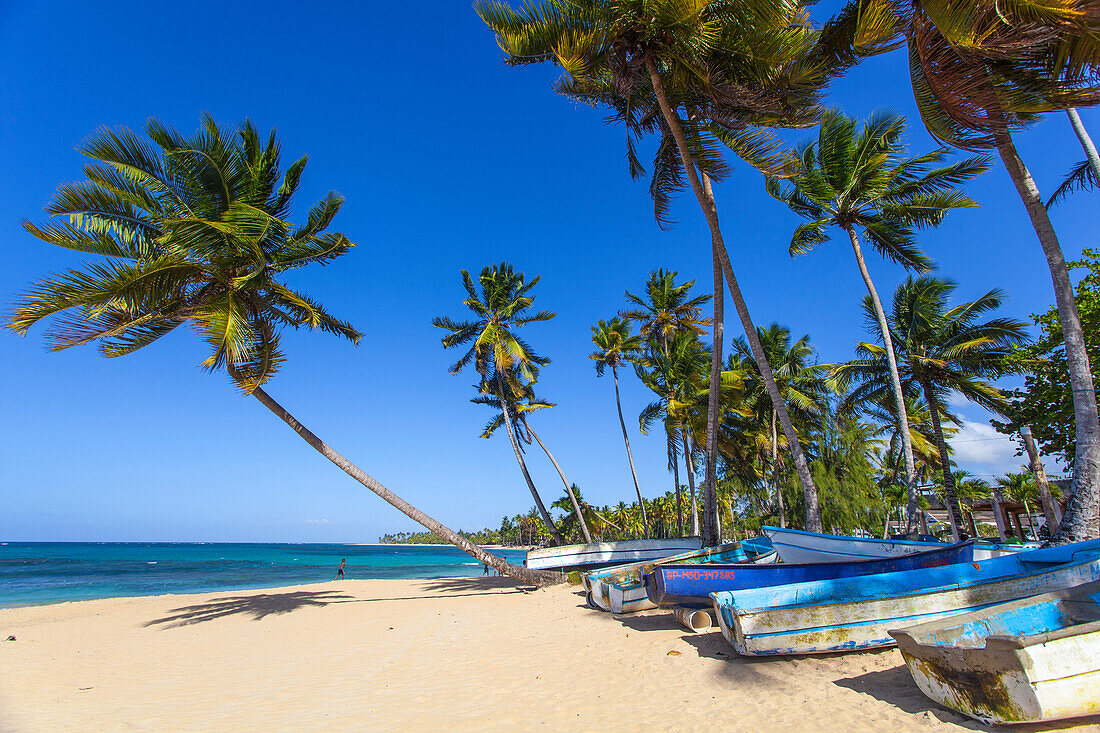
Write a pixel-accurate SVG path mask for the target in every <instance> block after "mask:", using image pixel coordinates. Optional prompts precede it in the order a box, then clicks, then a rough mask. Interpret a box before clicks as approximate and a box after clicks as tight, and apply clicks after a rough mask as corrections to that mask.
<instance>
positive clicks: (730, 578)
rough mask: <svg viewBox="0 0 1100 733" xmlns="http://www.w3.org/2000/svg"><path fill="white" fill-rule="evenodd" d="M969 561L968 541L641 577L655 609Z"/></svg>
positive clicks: (674, 568)
mask: <svg viewBox="0 0 1100 733" xmlns="http://www.w3.org/2000/svg"><path fill="white" fill-rule="evenodd" d="M973 560H974V542H973V540H971V541H969V542H960V543H959V544H957V545H947V546H944V547H934V548H932V549H928V550H925V551H924V552H918V553H916V554H912V555H898V556H895V557H882V558H876V559H872V560H860V561H857V562H830V563H801V564H787V563H780V564H775V565H743V564H736V565H734V564H714V563H711V564H707V565H705V566H699V565H687V564H681V563H662V564H660V565H656V566H654V568H653V571H652V572H650V573H647V574H646V576H645V589H646V595H647V596H648V597H649V600H650V602H651V603H653V604H654V605H656V606H658V607H660V608H672V607H674V606H679V607H683V608H711V607H712V606H713V605H714V603H713V601H712V600H711V598H710V594H711V593H717V592H719V591H733V590H743V589H746V588H765V587H769V586H776V585H786V584H788V583H803V582H807V581H811V580H828V579H835V578H852V577H855V576H859V575H874V574H877V573H889V572H897V571H902V570H919V569H921V568H935V567H940V566H943V565H951V564H953V563H960V562H962V563H969V562H973Z"/></svg>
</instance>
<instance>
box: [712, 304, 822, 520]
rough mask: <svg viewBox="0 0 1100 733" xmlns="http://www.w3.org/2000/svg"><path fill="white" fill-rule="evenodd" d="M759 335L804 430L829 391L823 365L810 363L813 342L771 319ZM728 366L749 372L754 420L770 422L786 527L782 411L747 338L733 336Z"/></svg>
mask: <svg viewBox="0 0 1100 733" xmlns="http://www.w3.org/2000/svg"><path fill="white" fill-rule="evenodd" d="M756 338H757V341H758V342H759V343H760V345H761V347H762V348H763V350H764V354H765V356H766V357H767V360H768V363H769V364H771V365H772V369H773V370H774V375H775V384H776V387H777V389H778V390H779V394H780V395H781V398H782V400H783V402H784V404H786V405H787V407H788V410H789V411H790V414H791V416H792V419H793V420H795V421H797V422H798V423H799V425H800V427H801V430H800V432H802V433H805V432H806V428H807V427H808V425H809V424H810V423H812V422H813V420H814V416H816V415H818V414H819V413H820V412H821V408H822V400H823V398H824V396H825V391H826V390H825V384H824V381H823V380H822V378H821V369H819V368H818V367H816V366H813V365H812V364H810V360H811V359H812V358H813V353H814V350H813V347H812V346H811V345H810V336H809V334H804V335H803V336H802V338H800V339H799V340H798V341H796V342H794V343H793V344H792V343H791V331H790V329H789V328H787V327H785V326H781V325H779V324H778V323H772V324H771V325H769V326H768V327H767V328H764V327H757V329H756ZM727 368H729V369H731V370H740V371H742V372H743V373H745V374H746V375H747V376H746V381H747V384H746V387H745V391H746V393H747V394H748V395H749V397H748V401H749V402H750V403H751V404H752V405H755V406H756V410H755V411H754V412H755V414H754V422H755V423H756V424H758V425H764V426H767V430H768V445H769V447H770V460H769V462H768V463H769V466H770V467H771V471H770V473H771V476H772V481H771V483H772V489H773V490H774V491H775V494H776V503H777V505H778V511H779V523H780V526H781V527H786V526H787V520H786V509H785V507H784V505H783V492H782V491H781V490H780V485H779V480H778V467H779V451H780V450H781V449H782V448H786V449H787V450H788V451H789V450H790V444H789V443H788V442H787V441H786V440H783V441H782V442H781V439H780V436H779V435H778V431H777V430H776V422H777V419H778V415H779V412H778V410H777V409H776V407H775V404H774V403H773V402H772V400H771V396H770V394H769V392H768V390H767V388H766V386H765V384H764V380H763V379H762V378H761V376H760V372H759V370H758V369H757V368H756V362H755V360H754V359H753V357H752V350H751V348H750V346H749V344H748V343H747V342H746V341H745V340H744V339H742V338H737V339H734V340H733V349H732V353H731V354H730V359H729V363H728V365H727ZM785 437H786V436H783V438H785ZM792 453H793V452H792ZM765 483H766V481H765Z"/></svg>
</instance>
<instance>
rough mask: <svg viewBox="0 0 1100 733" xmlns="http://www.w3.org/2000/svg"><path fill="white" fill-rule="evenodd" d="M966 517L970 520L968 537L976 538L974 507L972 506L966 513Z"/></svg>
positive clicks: (976, 528)
mask: <svg viewBox="0 0 1100 733" xmlns="http://www.w3.org/2000/svg"><path fill="white" fill-rule="evenodd" d="M967 517H969V519H970V536H971V537H977V536H978V525H977V523H976V522H975V521H974V507H973V506H971V507H970V511H969V512H967Z"/></svg>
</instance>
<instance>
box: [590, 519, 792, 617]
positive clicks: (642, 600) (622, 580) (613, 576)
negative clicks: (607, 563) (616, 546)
mask: <svg viewBox="0 0 1100 733" xmlns="http://www.w3.org/2000/svg"><path fill="white" fill-rule="evenodd" d="M766 556H771V557H772V558H774V557H775V550H773V549H772V547H771V542H770V541H769V540H768V538H767V537H758V538H755V539H748V540H743V541H741V542H728V543H726V544H722V545H718V546H716V547H708V548H706V549H703V550H696V551H694V552H685V553H682V554H679V555H671V556H669V557H666V558H662V559H660V560H650V561H647V562H640V563H630V564H627V565H617V566H615V567H611V568H605V569H603V570H597V571H594V572H591V573H588V574H586V575H585V576H584V585H585V589H586V590H587V591H588V593H587V597H588V605H590V606H592V607H594V608H598V609H600V610H603V611H610V612H611V613H633V612H635V611H644V610H646V609H650V608H656V606H655V605H654V604H653V603H651V602H650V601H649V598H648V597H647V596H646V589H645V583H644V581H643V578H644V577H645V574H646V573H651V572H653V569H654V568H655V567H658V566H660V565H663V564H664V563H668V562H675V563H677V564H683V565H690V566H692V567H694V566H696V565H700V564H709V563H734V562H747V561H756V560H759V559H761V558H765V557H766Z"/></svg>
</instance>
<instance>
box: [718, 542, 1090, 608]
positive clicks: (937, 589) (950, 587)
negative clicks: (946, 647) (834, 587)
mask: <svg viewBox="0 0 1100 733" xmlns="http://www.w3.org/2000/svg"><path fill="white" fill-rule="evenodd" d="M991 559H992V560H997V559H1000V558H991ZM981 562H990V560H979V561H976V563H981ZM976 563H975V564H976ZM1093 563H1096V564H1097V565H1098V567H1100V550H1097V551H1096V552H1095V554H1094V555H1093V557H1092V558H1090V559H1087V560H1081V561H1073V560H1071V561H1069V562H1064V563H1055V562H1049V563H1048V562H1044V563H1042V564H1043V565H1046V567H1043V568H1035V569H1030V570H1025V571H1019V572H1015V573H1006V574H1004V575H999V576H994V577H990V578H988V579H985V578H975V579H973V580H970V581H961V582H955V583H948V584H945V585H937V586H931V587H925V588H911V589H909V590H908V591H907V592H902V593H894V594H892V595H882V596H873V597H870V598H856V599H851V600H844V601H824V600H822V601H813V600H810V601H807V602H805V603H789V604H782V605H770V606H756V607H752V608H748V607H744V606H734V605H732V604H729V603H728V602H727V603H726V605H727V607H729V608H730V610H731V612H732V613H734V614H736V615H738V616H746V615H750V614H757V613H764V612H768V611H785V610H788V609H797V608H815V607H819V606H833V607H842V606H853V605H859V604H866V603H878V602H886V601H893V600H897V599H901V598H912V597H914V596H921V595H930V594H933V593H946V592H951V591H957V590H962V589H964V588H970V587H973V586H976V585H986V584H989V583H996V582H1002V581H1006V580H1011V579H1018V578H1025V577H1034V576H1037V575H1042V574H1044V573H1049V572H1056V571H1060V570H1068V569H1076V568H1080V567H1082V566H1085V565H1089V564H1093ZM1033 564H1039V563H1033ZM941 567H950V566H941ZM939 569H940V568H922V569H921V570H922V571H924V570H939ZM894 572H895V573H911V572H918V571H913V570H897V571H894ZM891 574H893V573H878V574H877V575H891ZM874 577H876V575H860V576H855V577H852V578H836V579H833V580H811V581H806V582H804V583H790V584H788V586H787V587H789V586H791V585H809V584H810V583H837V582H844V581H857V580H862V581H864V582H866V580H867V579H868V578H874ZM775 587H784V586H775ZM754 590H757V589H746V590H742V591H716V592H714V593H711V594H710V597H711V599H712V600H713V601H714V602H715V603H718V604H720V603H721V602H722V601H721V599H719V598H718V597H717V596H718V595H719V594H729V595H733V594H734V593H745V592H753V591H754ZM760 590H763V589H760ZM1036 595H1043V594H1041V593H1039V594H1036ZM1031 598H1032V599H1034V596H1032V597H1031ZM1006 602H1011V601H1006ZM991 605H997V604H991ZM975 610H978V609H975Z"/></svg>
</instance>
